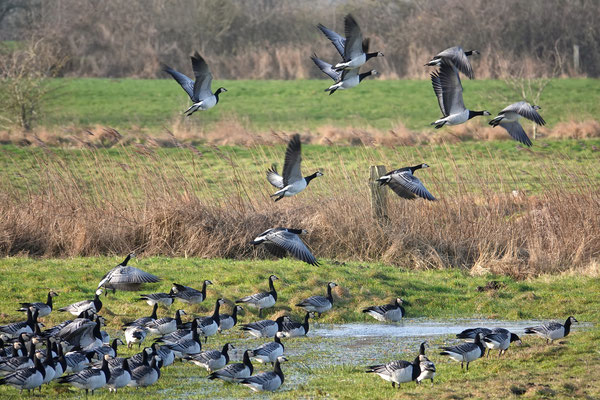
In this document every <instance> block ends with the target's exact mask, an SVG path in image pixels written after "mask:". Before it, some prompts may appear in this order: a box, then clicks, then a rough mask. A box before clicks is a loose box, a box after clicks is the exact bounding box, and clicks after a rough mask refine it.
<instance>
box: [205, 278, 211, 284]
mask: <svg viewBox="0 0 600 400" xmlns="http://www.w3.org/2000/svg"><path fill="white" fill-rule="evenodd" d="M204 284H205V285H212V284H213V283H212V281H209V280H208V279H206V280H205V281H204Z"/></svg>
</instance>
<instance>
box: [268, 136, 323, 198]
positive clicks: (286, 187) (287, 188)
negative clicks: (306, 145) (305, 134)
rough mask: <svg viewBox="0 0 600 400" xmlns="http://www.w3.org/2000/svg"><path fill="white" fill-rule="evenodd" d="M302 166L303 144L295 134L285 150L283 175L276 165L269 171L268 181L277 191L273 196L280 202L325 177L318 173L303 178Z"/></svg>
mask: <svg viewBox="0 0 600 400" xmlns="http://www.w3.org/2000/svg"><path fill="white" fill-rule="evenodd" d="M301 164H302V144H301V142H300V134H298V133H297V134H295V135H294V136H292V138H291V139H290V141H289V143H288V145H287V148H286V150H285V160H284V163H283V173H282V175H279V174H278V173H277V170H276V168H275V166H274V165H272V166H271V169H269V170H267V180H268V181H269V183H270V184H271V185H273V186H275V187H276V188H277V189H279V190H277V191H276V192H275V193H273V194H272V195H271V197H276V199H275V201H279V200H281V199H282V198H284V197H290V196H294V195H296V194H298V193H300V192H301V191H303V190H304V189H306V187H307V186H308V184H309V183H310V181H311V180H313V179H314V178H316V177H318V176H323V173H322V172H321V171H316V172H315V173H313V174H312V175H308V176H303V175H302V171H301Z"/></svg>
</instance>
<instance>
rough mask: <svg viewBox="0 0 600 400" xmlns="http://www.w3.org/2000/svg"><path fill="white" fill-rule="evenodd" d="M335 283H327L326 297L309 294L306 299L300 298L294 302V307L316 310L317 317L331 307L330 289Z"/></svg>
mask: <svg viewBox="0 0 600 400" xmlns="http://www.w3.org/2000/svg"><path fill="white" fill-rule="evenodd" d="M336 286H337V284H336V283H334V282H329V283H328V284H327V297H323V296H311V297H309V298H308V299H305V300H302V301H301V302H300V303H298V304H296V307H302V308H304V309H305V310H306V311H312V312H316V313H317V314H318V316H319V317H321V314H322V313H324V312H325V311H328V310H330V309H331V307H333V296H332V295H331V289H332V288H334V287H336Z"/></svg>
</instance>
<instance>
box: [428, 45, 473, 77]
mask: <svg viewBox="0 0 600 400" xmlns="http://www.w3.org/2000/svg"><path fill="white" fill-rule="evenodd" d="M436 57H439V58H444V59H446V60H448V61H451V62H452V64H454V66H455V67H456V68H458V70H459V71H460V72H462V73H463V74H465V75H466V76H468V77H469V79H473V68H472V67H471V63H470V62H469V59H468V57H467V55H466V54H465V51H464V50H463V49H462V47H460V46H454V47H450V48H449V49H446V50H444V51H442V52H440V53H438V55H437V56H436Z"/></svg>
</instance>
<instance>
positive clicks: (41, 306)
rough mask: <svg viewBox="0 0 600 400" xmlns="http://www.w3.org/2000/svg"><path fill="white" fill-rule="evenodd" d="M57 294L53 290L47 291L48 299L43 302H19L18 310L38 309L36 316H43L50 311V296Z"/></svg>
mask: <svg viewBox="0 0 600 400" xmlns="http://www.w3.org/2000/svg"><path fill="white" fill-rule="evenodd" d="M56 296H58V293H56V292H55V291H54V290H51V291H49V292H48V299H47V300H46V302H45V303H21V306H22V307H21V308H19V310H18V311H27V309H29V308H32V307H33V308H34V309H36V310H38V317H45V316H46V315H48V314H50V313H51V312H52V298H53V297H56Z"/></svg>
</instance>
